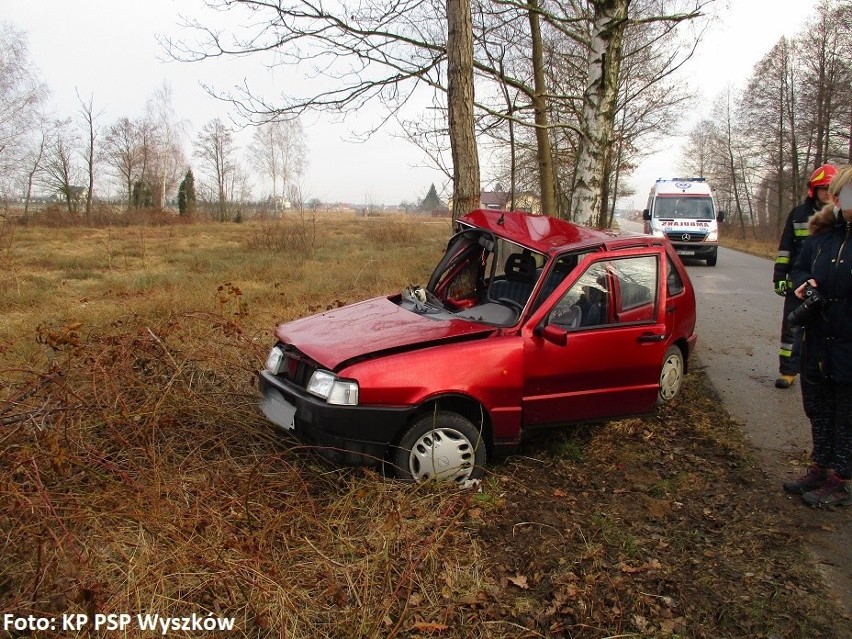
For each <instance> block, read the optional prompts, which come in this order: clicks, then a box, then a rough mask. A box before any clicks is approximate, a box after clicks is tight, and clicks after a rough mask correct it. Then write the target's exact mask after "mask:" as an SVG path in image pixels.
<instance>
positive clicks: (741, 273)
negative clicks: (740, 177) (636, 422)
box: [685, 249, 852, 615]
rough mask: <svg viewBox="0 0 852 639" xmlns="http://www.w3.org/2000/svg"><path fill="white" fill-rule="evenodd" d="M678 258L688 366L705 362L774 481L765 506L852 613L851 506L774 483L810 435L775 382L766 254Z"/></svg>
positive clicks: (795, 394) (774, 306)
mask: <svg viewBox="0 0 852 639" xmlns="http://www.w3.org/2000/svg"><path fill="white" fill-rule="evenodd" d="M685 263H686V265H687V270H688V271H689V276H690V279H691V280H692V284H693V286H694V287H695V295H696V301H697V306H698V325H697V328H696V332H697V333H698V344H697V347H696V361H694V362H693V365H698V366H705V367H706V369H707V372H708V375H709V377H710V379H711V381H712V382H713V384H714V386H715V387H716V389H717V390H718V392H719V395H720V396H721V398H722V400H723V401H724V403H725V407H726V408H727V410H728V412H729V413H730V415H731V417H733V418H734V419H735V420H737V421H738V422H740V423H741V425H742V428H743V432H744V433H745V434H746V436H747V437H748V438H749V439H750V440H751V442H752V444H753V445H754V447H755V449H756V450H757V451H758V453H759V455H760V458H761V460H762V467H763V470H764V472H765V474H766V480H767V481H768V482H770V484H772V485H776V486H777V487H778V495H779V499H778V500H777V502H776V503H774V504H772V505H771V507H772V508H773V509H777V511H778V512H779V514H780V515H781V517H782V518H787V519H788V520H789V521H790V525H791V526H794V527H795V528H797V529H798V532H799V533H800V534H801V535H802V537H803V538H804V539H805V541H806V545H807V546H808V548H809V549H810V552H811V553H812V555H813V557H814V559H815V561H816V562H817V565H818V566H819V567H820V569H821V572H822V573H823V575H824V577H825V579H826V581H827V582H828V584H829V585H830V586H831V587H832V588H833V590H834V591H835V592H836V593H837V595H838V598H839V599H840V601H841V605H843V607H844V608H845V609H846V611H847V613H848V614H850V615H852V512H850V510H852V509H850V508H846V509H838V510H834V511H828V510H824V509H822V510H813V509H810V508H808V507H807V505H805V504H804V503H803V502H802V501H801V498H800V497H798V496H787V495H785V493H784V492H783V490H782V488H781V484H782V482H783V481H784V480H786V479H789V478H792V477H797V476H799V475H800V474H801V472H802V471H803V470H804V468H803V465H802V464H804V463H806V462H807V458H808V454H809V453H810V450H811V435H810V423H809V422H808V420H807V418H806V417H805V414H804V411H803V409H802V395H801V389H800V387H799V382H798V381H797V382H796V384H795V385H794V386H792V387H791V388H789V389H784V390H781V389H777V388H775V378H776V376H777V374H778V343H779V338H780V332H781V307H782V300H781V298H780V297H778V296H777V295H775V292H774V290H773V287H772V260H769V259H765V258H759V257H754V256H751V255H746V254H744V253H739V252H736V251H731V250H727V249H719V261H718V264H717V265H716V266H715V267H708V266H705V265H704V263H703V262H698V261H694V262H693V261H689V260H687V261H685Z"/></svg>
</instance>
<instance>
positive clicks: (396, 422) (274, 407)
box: [258, 370, 415, 466]
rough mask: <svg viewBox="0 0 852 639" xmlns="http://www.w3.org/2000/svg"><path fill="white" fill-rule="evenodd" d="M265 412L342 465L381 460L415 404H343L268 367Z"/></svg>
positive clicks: (263, 383)
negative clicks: (314, 391) (395, 405)
mask: <svg viewBox="0 0 852 639" xmlns="http://www.w3.org/2000/svg"><path fill="white" fill-rule="evenodd" d="M258 387H259V389H260V392H261V395H262V396H263V399H262V400H261V403H260V406H261V410H262V411H263V414H264V415H265V416H266V418H267V419H269V420H270V421H271V422H272V423H274V424H275V425H276V426H278V427H279V428H281V429H282V430H285V431H288V432H291V433H293V434H294V435H295V436H296V437H297V438H299V439H300V440H302V441H304V442H305V443H307V444H309V445H312V446H315V447H316V448H317V450H318V451H319V452H320V453H321V454H322V455H323V456H324V457H326V458H328V459H330V460H331V461H333V462H335V463H339V464H349V465H366V466H373V465H376V464H379V463H381V462H382V461H383V460H384V459H385V456H386V453H387V449H388V446H389V445H390V444H391V443H392V442H393V441H395V440H396V438H397V437H398V435H399V433H400V431H401V429H402V427H403V426H404V425H405V424H406V422H407V421H408V419H409V418H410V417H411V415H412V414H413V412H414V410H415V409H414V407H375V406H337V405H334V404H327V403H326V402H325V401H323V400H322V399H320V398H319V397H315V396H314V395H311V394H310V393H308V392H307V391H305V390H304V389H302V388H299V387H297V386H294V385H292V384H289V383H288V382H287V381H286V380H283V379H280V378H279V377H277V376H275V375H273V374H272V373H271V372H269V371H267V370H263V371H259V372H258Z"/></svg>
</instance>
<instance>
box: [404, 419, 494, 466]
mask: <svg viewBox="0 0 852 639" xmlns="http://www.w3.org/2000/svg"><path fill="white" fill-rule="evenodd" d="M392 461H393V464H394V468H395V469H396V475H397V477H399V478H400V479H404V480H407V481H425V480H427V479H437V480H453V481H457V482H463V481H465V480H468V479H479V478H481V477H482V474H483V472H484V468H483V466H484V464H485V441H484V440H483V439H482V432H481V430H480V429H479V428H477V427H476V426H474V425H473V424H472V423H471V422H470V421H469V420H468V419H465V418H464V417H462V416H461V415H459V414H458V413H451V412H447V411H438V412H434V413H427V414H425V415H422V416H421V417H419V418H418V419H416V420H415V421H414V423H413V424H411V426H410V427H409V428H408V429H407V430H406V431H405V433H404V434H403V436H402V439H400V441H399V445H398V446H397V447H396V448H395V449H394V451H393V455H392Z"/></svg>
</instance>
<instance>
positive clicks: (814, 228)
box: [791, 206, 852, 384]
mask: <svg viewBox="0 0 852 639" xmlns="http://www.w3.org/2000/svg"><path fill="white" fill-rule="evenodd" d="M809 230H810V236H809V237H808V239H807V240H806V241H805V242H804V244H803V245H802V250H801V252H800V253H799V257H798V258H797V260H796V263H795V265H794V266H793V270H792V272H791V275H792V279H793V286H795V287H799V286H800V285H801V284H803V283H804V282H806V281H807V280H809V279H813V280H814V281H816V283H817V291H818V292H819V294H820V296H821V297H822V299H823V301H822V302H821V303H820V304H818V306H819V308H817V309H816V311H815V312H814V313H812V314H811V315H810V319H808V320H806V321H805V322H804V334H803V338H802V353H801V357H802V362H801V372H802V376H803V379H804V380H805V381H808V382H813V383H824V382H827V381H832V382H837V383H841V384H852V222H846V220H845V219H844V218H843V214H842V213H841V212H840V211H838V210H835V209H834V208H833V207H831V206H828V207H826V208H824V209H823V210H822V211H821V212H820V213H818V214H817V215H815V216H813V217H812V218H811V222H810V227H809Z"/></svg>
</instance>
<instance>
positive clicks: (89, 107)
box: [77, 92, 100, 215]
mask: <svg viewBox="0 0 852 639" xmlns="http://www.w3.org/2000/svg"><path fill="white" fill-rule="evenodd" d="M77 99H78V100H79V101H80V117H81V118H82V128H83V132H84V134H85V136H86V141H85V143H84V147H83V160H84V162H85V164H86V177H87V178H88V188H87V189H86V215H89V214H91V212H92V197H93V195H94V191H95V163H96V160H97V150H96V147H95V142H96V141H97V137H98V124H97V121H98V117H99V115H100V114H96V113H95V111H94V97H93V96H91V95H90V96H89V100H88V101H86V100H84V99H83V98H81V97H80V93H79V92H77Z"/></svg>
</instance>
